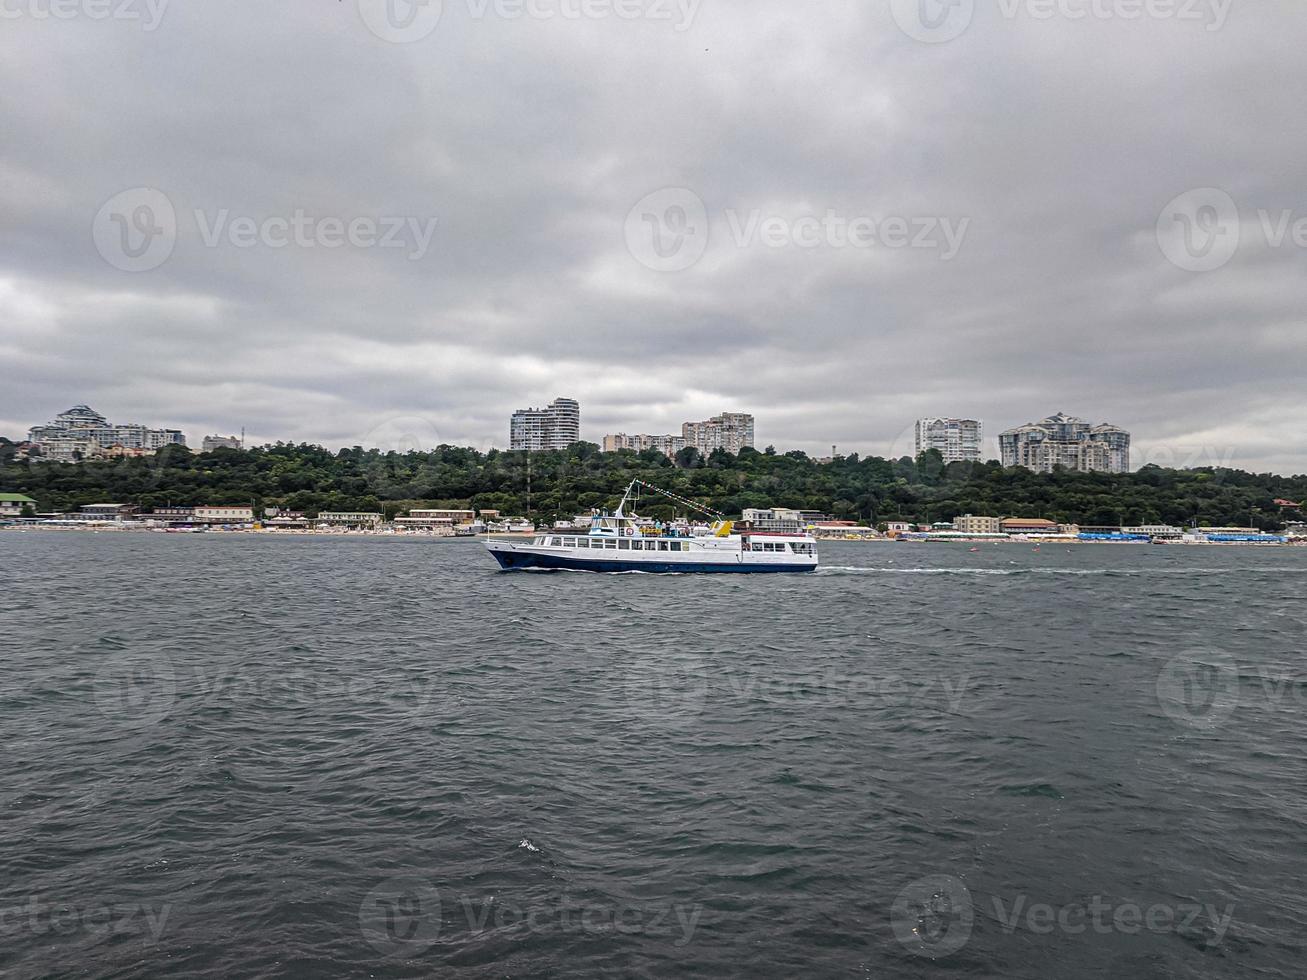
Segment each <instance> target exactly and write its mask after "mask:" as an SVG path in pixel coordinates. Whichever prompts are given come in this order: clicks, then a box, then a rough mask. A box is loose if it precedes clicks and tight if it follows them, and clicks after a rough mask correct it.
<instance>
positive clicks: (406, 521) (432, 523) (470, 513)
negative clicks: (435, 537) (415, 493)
mask: <svg viewBox="0 0 1307 980" xmlns="http://www.w3.org/2000/svg"><path fill="white" fill-rule="evenodd" d="M476 519H477V515H476V511H474V510H442V509H439V508H414V509H413V510H410V511H409V512H408V514H407V515H406V516H404V517H396V518H395V526H396V527H399V528H403V529H407V530H410V531H433V532H435V533H437V534H453V533H454V528H456V527H467V526H469V525H472V524H475V523H476Z"/></svg>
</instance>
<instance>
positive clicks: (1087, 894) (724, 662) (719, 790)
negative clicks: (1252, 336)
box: [0, 531, 1307, 980]
mask: <svg viewBox="0 0 1307 980" xmlns="http://www.w3.org/2000/svg"><path fill="white" fill-rule="evenodd" d="M820 550H821V562H822V565H821V569H820V570H819V571H817V572H816V573H813V574H810V575H792V576H786V575H758V576H751V575H741V576H731V575H723V576H695V575H680V576H677V575H672V576H661V575H645V574H619V575H603V574H591V573H570V572H553V573H548V572H547V573H530V572H518V573H503V572H500V571H498V569H497V566H496V565H495V563H494V562H493V561H492V560H491V558H490V557H489V556H488V555H487V554H486V553H485V551H484V548H483V547H482V546H481V545H480V544H479V543H478V542H476V541H451V540H428V539H413V538H343V537H331V538H325V537H311V536H308V537H276V536H270V535H240V534H218V533H213V534H208V535H181V534H169V535H164V534H150V533H108V532H106V533H101V534H93V533H88V532H69V533H58V532H42V531H31V532H4V533H0V597H2V606H0V608H3V621H2V625H0V669H2V671H3V673H2V674H0V678H2V680H0V738H2V741H0V745H3V748H4V763H3V779H2V780H0V975H3V976H5V977H123V978H126V977H158V976H165V975H166V976H187V977H213V978H219V977H221V978H230V977H465V976H466V977H587V978H589V977H597V976H613V977H748V978H756V977H865V978H881V977H909V978H912V977H959V978H962V977H966V978H976V977H1023V978H1024V977H1028V978H1038V980H1046V978H1050V977H1057V978H1081V977H1084V978H1090V977H1093V978H1120V977H1124V978H1172V977H1181V978H1223V980H1224V978H1230V977H1255V978H1298V977H1302V976H1303V975H1304V970H1305V969H1307V967H1304V964H1305V963H1307V763H1305V759H1307V711H1305V710H1304V709H1305V708H1307V666H1305V664H1304V645H1305V644H1304V640H1305V638H1307V607H1305V606H1304V600H1303V596H1304V589H1305V588H1307V548H1303V549H1292V548H1275V549H1266V550H1262V549H1258V548H1238V547H1231V548H1221V547H1183V546H1165V547H1160V546H1110V545H1109V546H1078V547H1067V546H1062V545H1044V546H1043V547H1041V548H1039V549H1037V550H1036V549H1034V548H1033V547H1032V546H1030V545H1021V544H1005V545H984V546H981V548H980V550H979V551H976V552H972V551H970V550H969V548H968V547H967V546H965V545H964V546H956V545H936V544H917V543H900V544H893V543H877V544H867V543H824V544H822V545H821V549H820Z"/></svg>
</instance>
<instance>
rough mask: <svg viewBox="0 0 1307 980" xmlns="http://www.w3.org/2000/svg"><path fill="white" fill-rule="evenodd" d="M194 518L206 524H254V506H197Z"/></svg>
mask: <svg viewBox="0 0 1307 980" xmlns="http://www.w3.org/2000/svg"><path fill="white" fill-rule="evenodd" d="M192 516H193V519H194V520H196V521H198V522H201V523H204V524H252V523H253V522H254V508H253V507H233V506H223V507H196V508H195V510H194V512H193V515H192Z"/></svg>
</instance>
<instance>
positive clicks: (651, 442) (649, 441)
mask: <svg viewBox="0 0 1307 980" xmlns="http://www.w3.org/2000/svg"><path fill="white" fill-rule="evenodd" d="M684 448H685V437H684V436H673V435H665V436H651V435H634V436H628V435H627V434H626V433H625V432H617V433H614V434H613V435H608V436H604V452H606V453H615V452H617V451H618V450H619V449H631V450H634V451H635V452H637V453H638V452H643V451H644V450H646V449H656V450H658V451H659V452H660V453H662V454H663V455H664V456H669V457H670V456H675V455H676V454H677V453H679V452H680V451H681V450H682V449H684Z"/></svg>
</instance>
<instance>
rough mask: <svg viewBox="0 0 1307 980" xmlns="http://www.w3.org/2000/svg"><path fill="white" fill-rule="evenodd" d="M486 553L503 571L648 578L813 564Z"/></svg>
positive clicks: (808, 568) (795, 569) (776, 569)
mask: <svg viewBox="0 0 1307 980" xmlns="http://www.w3.org/2000/svg"><path fill="white" fill-rule="evenodd" d="M490 553H491V554H492V555H494V556H495V561H497V562H499V567H500V568H502V569H503V570H504V571H508V572H518V571H527V570H530V569H537V570H540V569H546V570H572V571H578V572H649V573H652V574H664V575H665V574H670V573H677V574H689V573H714V574H725V573H732V574H735V573H742V572H744V573H752V572H812V571H815V570H816V568H817V566H816V565H815V564H802V565H800V564H796V563H785V562H768V563H767V564H763V563H761V562H701V561H695V562H691V561H678V562H670V561H668V562H663V561H632V560H630V559H626V560H623V559H620V558H618V559H612V560H607V559H601V558H575V557H572V556H571V555H560V554H549V553H547V552H538V551H526V550H523V549H518V548H502V549H501V548H491V550H490Z"/></svg>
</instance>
